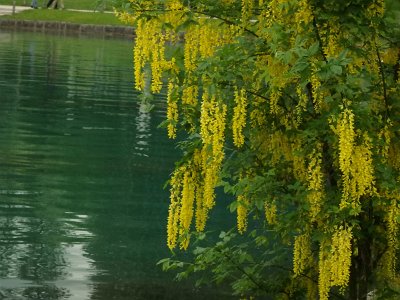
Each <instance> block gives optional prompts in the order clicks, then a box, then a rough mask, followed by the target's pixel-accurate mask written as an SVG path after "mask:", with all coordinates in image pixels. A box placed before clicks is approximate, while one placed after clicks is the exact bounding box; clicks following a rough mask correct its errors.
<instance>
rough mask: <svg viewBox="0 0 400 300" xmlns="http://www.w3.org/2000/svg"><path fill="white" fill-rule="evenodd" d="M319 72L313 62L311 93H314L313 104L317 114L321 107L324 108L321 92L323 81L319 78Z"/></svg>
mask: <svg viewBox="0 0 400 300" xmlns="http://www.w3.org/2000/svg"><path fill="white" fill-rule="evenodd" d="M317 72H318V68H317V66H316V65H315V62H312V63H311V78H310V82H311V87H312V90H311V93H312V98H313V103H314V109H315V111H316V112H320V111H321V106H322V101H323V96H322V93H321V91H320V89H321V81H320V80H319V78H318V75H317Z"/></svg>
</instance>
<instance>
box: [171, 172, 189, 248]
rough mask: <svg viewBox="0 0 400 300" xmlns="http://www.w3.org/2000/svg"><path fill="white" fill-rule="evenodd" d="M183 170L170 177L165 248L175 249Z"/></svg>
mask: <svg viewBox="0 0 400 300" xmlns="http://www.w3.org/2000/svg"><path fill="white" fill-rule="evenodd" d="M184 171H185V169H184V168H178V169H176V170H175V171H174V173H173V174H172V176H171V182H170V185H171V189H170V205H169V209H168V223H167V246H168V248H170V249H173V248H175V246H176V243H177V238H178V232H179V227H178V226H179V216H180V213H181V203H180V202H181V201H180V197H181V188H182V174H183V172H184Z"/></svg>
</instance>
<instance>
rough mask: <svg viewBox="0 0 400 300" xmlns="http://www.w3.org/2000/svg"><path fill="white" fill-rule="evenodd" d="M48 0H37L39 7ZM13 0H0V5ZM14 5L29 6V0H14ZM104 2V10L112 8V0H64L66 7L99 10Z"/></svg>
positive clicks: (7, 3)
mask: <svg viewBox="0 0 400 300" xmlns="http://www.w3.org/2000/svg"><path fill="white" fill-rule="evenodd" d="M47 2H48V0H38V4H39V7H46V4H47ZM12 4H13V0H0V5H12ZM15 4H16V5H20V6H30V5H31V0H15ZM100 4H105V7H106V10H112V0H64V6H65V8H66V9H85V10H95V9H97V10H99V9H100V6H99V5H100Z"/></svg>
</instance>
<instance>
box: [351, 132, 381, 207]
mask: <svg viewBox="0 0 400 300" xmlns="http://www.w3.org/2000/svg"><path fill="white" fill-rule="evenodd" d="M350 172H351V176H352V180H351V184H350V191H349V192H350V197H351V199H352V201H353V206H354V205H357V203H358V201H359V199H360V198H361V197H362V196H364V195H371V194H372V193H373V192H374V182H375V178H374V167H373V161H372V151H371V140H370V138H369V137H368V135H367V134H364V143H363V144H362V145H360V146H355V147H354V152H353V155H352V160H351V170H350Z"/></svg>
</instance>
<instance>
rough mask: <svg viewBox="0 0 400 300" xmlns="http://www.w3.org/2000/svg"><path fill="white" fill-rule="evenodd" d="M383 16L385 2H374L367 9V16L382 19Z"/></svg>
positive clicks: (375, 0) (381, 0) (379, 0)
mask: <svg viewBox="0 0 400 300" xmlns="http://www.w3.org/2000/svg"><path fill="white" fill-rule="evenodd" d="M384 14H385V0H374V1H372V2H371V4H370V5H369V6H368V7H367V16H368V17H370V18H372V17H383V15H384Z"/></svg>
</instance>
